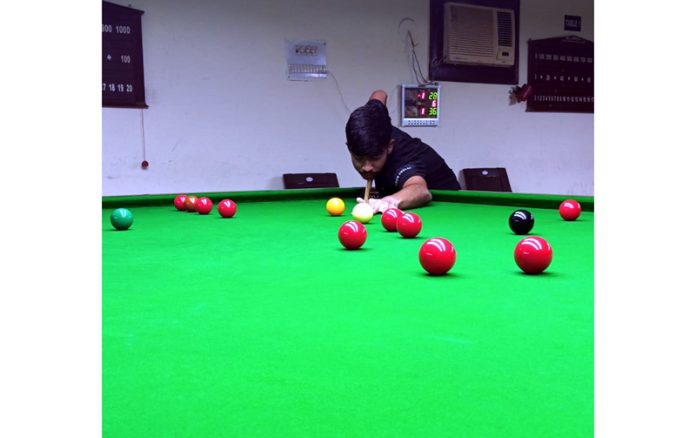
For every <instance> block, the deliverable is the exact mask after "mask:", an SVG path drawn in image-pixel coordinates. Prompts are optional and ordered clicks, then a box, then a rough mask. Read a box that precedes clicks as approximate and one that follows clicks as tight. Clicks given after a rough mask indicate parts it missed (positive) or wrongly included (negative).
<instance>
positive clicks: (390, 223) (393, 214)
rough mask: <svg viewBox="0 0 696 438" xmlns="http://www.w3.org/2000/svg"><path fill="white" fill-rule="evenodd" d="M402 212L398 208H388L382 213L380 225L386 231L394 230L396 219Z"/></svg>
mask: <svg viewBox="0 0 696 438" xmlns="http://www.w3.org/2000/svg"><path fill="white" fill-rule="evenodd" d="M403 214H404V213H403V212H402V211H401V210H399V209H398V208H388V209H387V210H385V211H384V213H382V226H383V227H384V229H385V230H387V231H396V221H397V220H399V218H400V217H401V216H402V215H403Z"/></svg>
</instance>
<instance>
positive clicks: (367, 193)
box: [363, 179, 372, 204]
mask: <svg viewBox="0 0 696 438" xmlns="http://www.w3.org/2000/svg"><path fill="white" fill-rule="evenodd" d="M370 188H372V180H371V179H368V180H367V185H365V197H364V198H363V199H364V200H365V202H367V203H368V204H369V203H370Z"/></svg>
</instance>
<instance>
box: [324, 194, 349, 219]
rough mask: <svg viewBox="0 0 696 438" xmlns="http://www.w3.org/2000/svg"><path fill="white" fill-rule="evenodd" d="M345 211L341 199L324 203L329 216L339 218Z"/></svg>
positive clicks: (344, 205)
mask: <svg viewBox="0 0 696 438" xmlns="http://www.w3.org/2000/svg"><path fill="white" fill-rule="evenodd" d="M345 210H346V204H344V203H343V199H341V198H331V199H329V200H328V201H327V202H326V211H328V212H329V214H330V215H331V216H340V215H342V214H343V212H344V211H345Z"/></svg>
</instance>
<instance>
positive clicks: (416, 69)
mask: <svg viewBox="0 0 696 438" xmlns="http://www.w3.org/2000/svg"><path fill="white" fill-rule="evenodd" d="M408 21H410V22H411V23H413V25H414V26H415V24H416V22H415V20H414V19H413V18H410V17H405V18H402V19H401V21H400V22H399V29H398V32H399V37H400V38H401V41H402V42H403V43H404V44H405V45H406V47H407V50H408V52H409V55H408V56H409V63H410V67H411V71H412V72H413V76H414V77H415V78H416V81H418V83H419V84H420V85H424V84H432V83H433V82H432V81H430V80H428V79H426V78H425V75H424V74H423V71H422V69H421V65H420V61H418V55H417V54H416V46H417V45H418V44H416V42H415V41H414V40H413V34H412V33H411V30H410V29H408V30H407V31H406V35H405V36H402V32H401V27H402V26H403V24H404V23H406V22H408Z"/></svg>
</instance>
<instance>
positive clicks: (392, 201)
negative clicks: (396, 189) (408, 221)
mask: <svg viewBox="0 0 696 438" xmlns="http://www.w3.org/2000/svg"><path fill="white" fill-rule="evenodd" d="M356 201H358V203H362V202H365V200H364V199H363V198H357V199H356ZM399 202H401V201H400V200H398V199H396V198H394V197H393V196H385V197H384V198H381V199H375V198H370V199H368V202H367V203H368V204H369V205H370V207H372V212H373V213H384V212H385V211H387V209H389V208H399Z"/></svg>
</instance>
